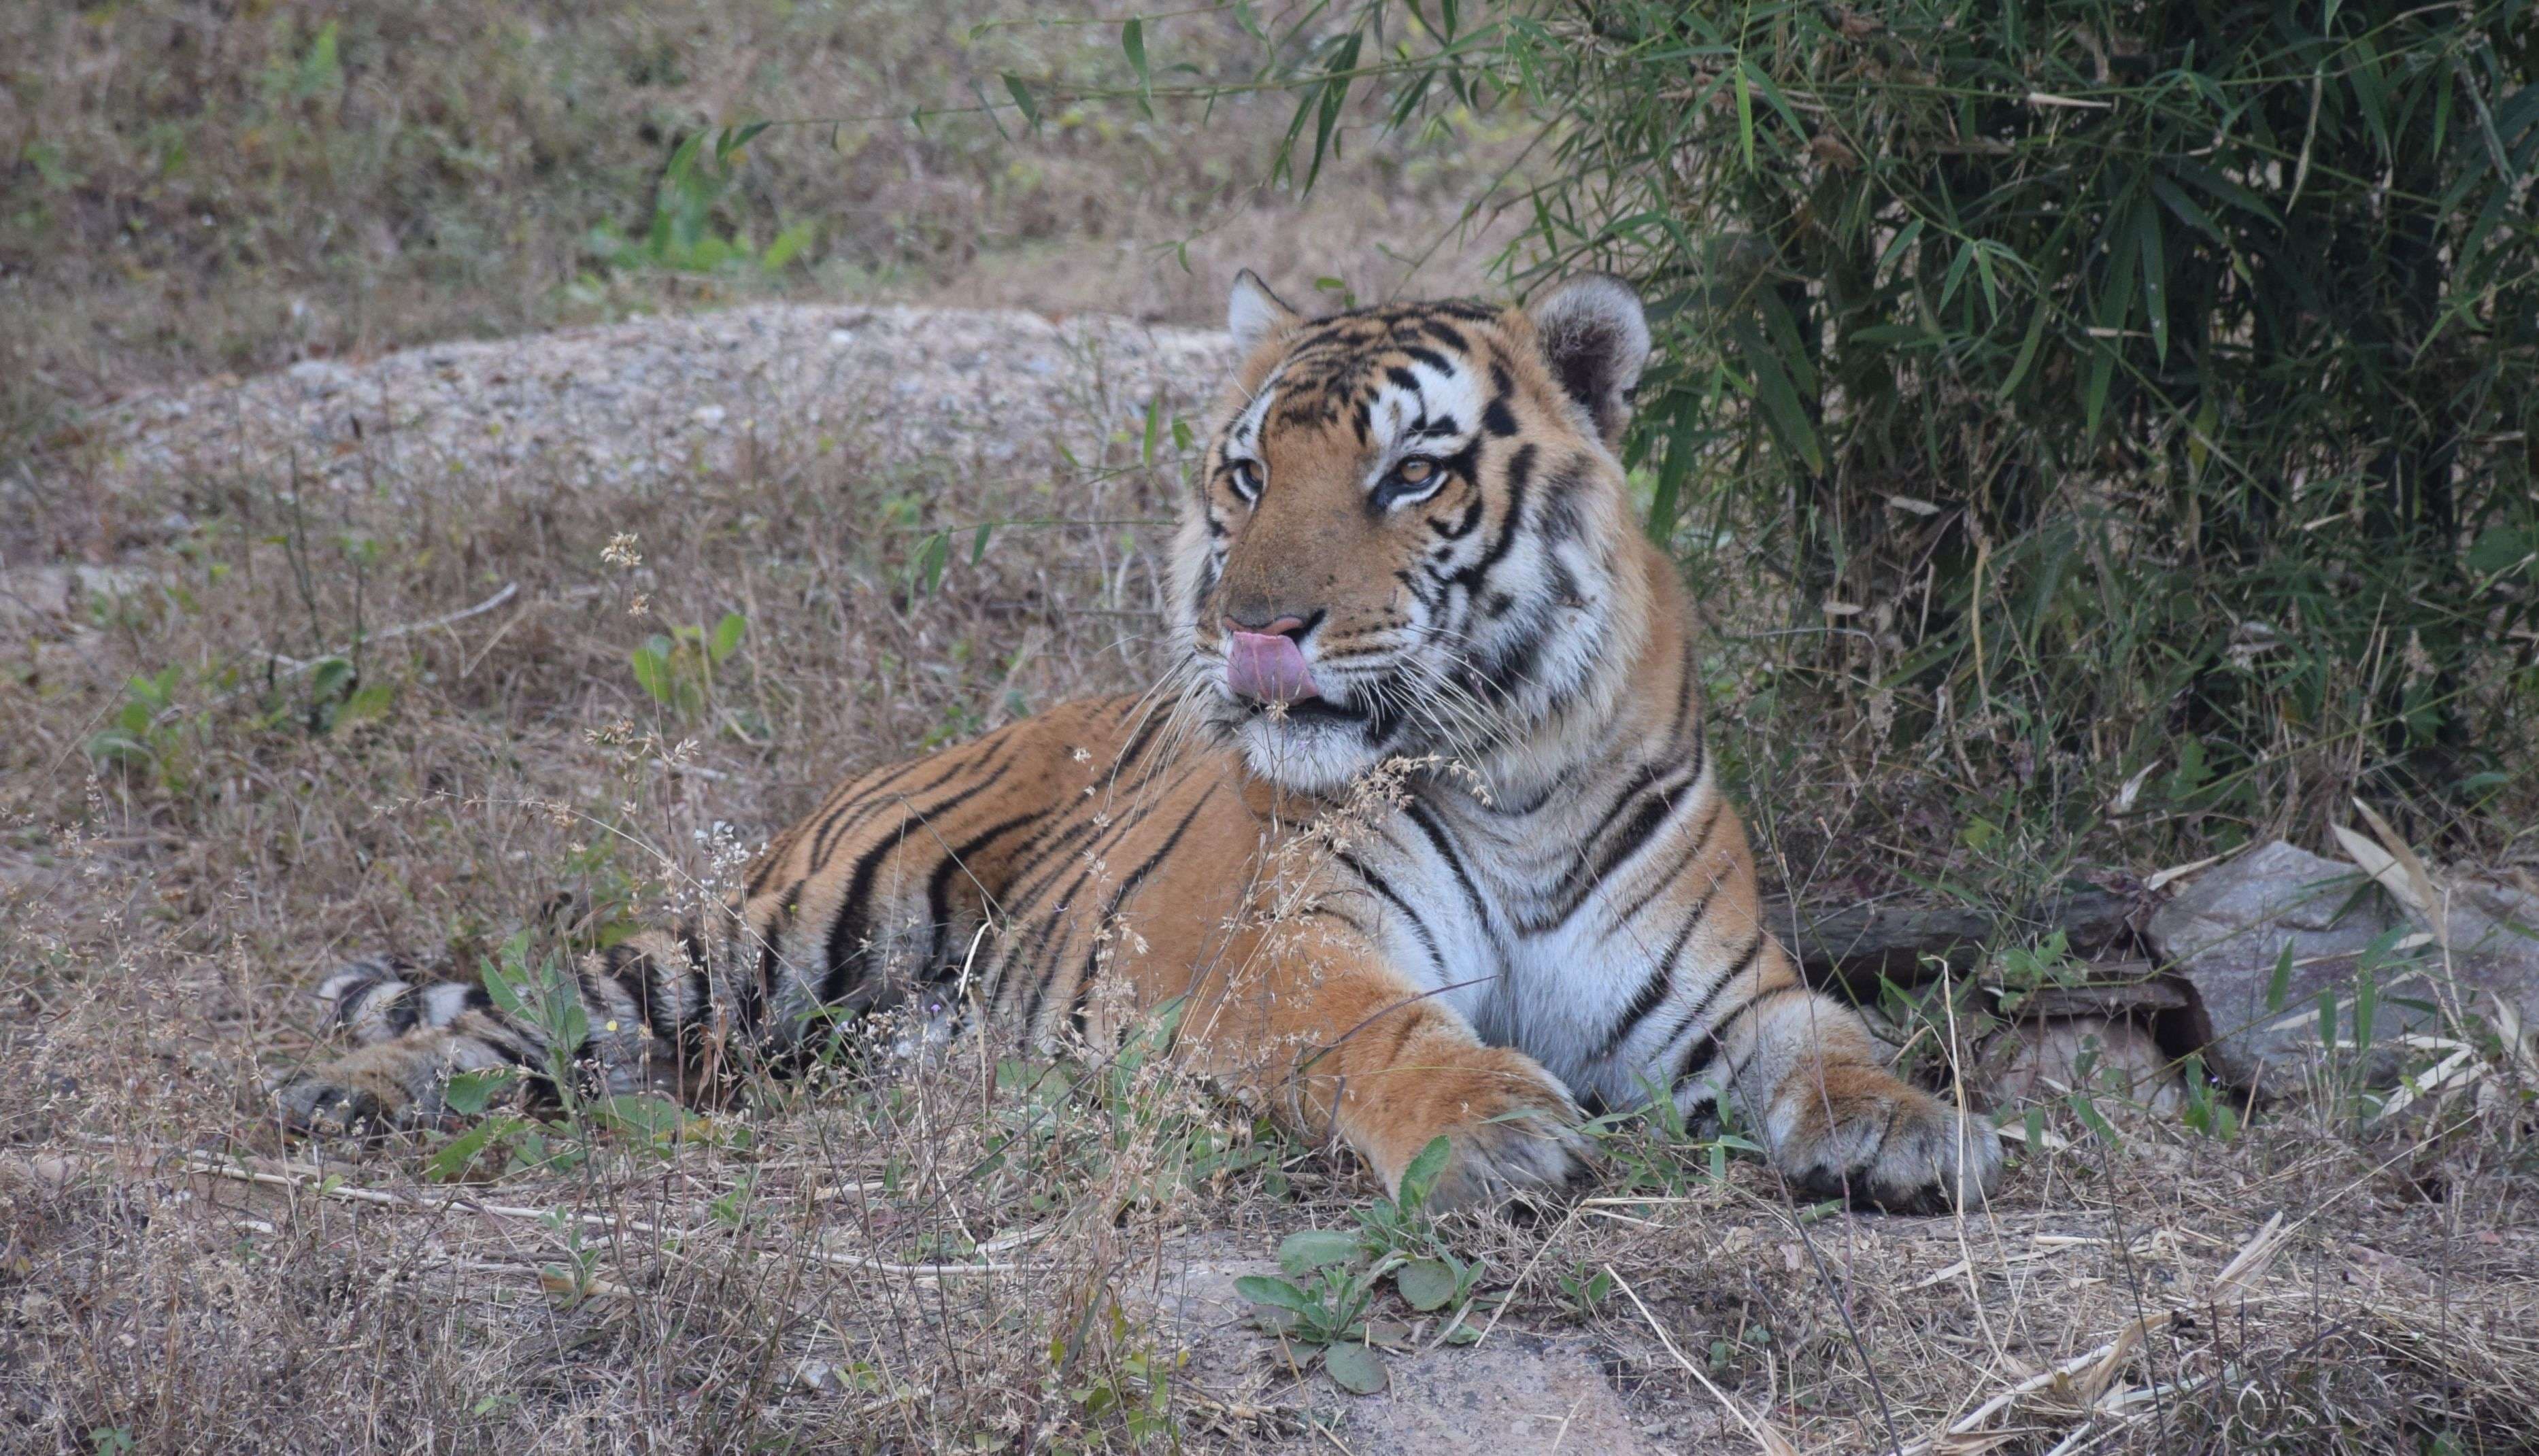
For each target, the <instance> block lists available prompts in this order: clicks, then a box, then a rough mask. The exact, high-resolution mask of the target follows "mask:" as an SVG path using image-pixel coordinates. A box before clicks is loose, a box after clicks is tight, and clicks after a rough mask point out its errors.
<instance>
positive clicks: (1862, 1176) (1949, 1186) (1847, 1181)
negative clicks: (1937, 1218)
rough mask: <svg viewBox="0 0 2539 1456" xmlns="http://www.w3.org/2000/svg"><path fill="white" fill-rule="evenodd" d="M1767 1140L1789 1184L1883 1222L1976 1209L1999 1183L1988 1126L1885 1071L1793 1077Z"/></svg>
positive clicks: (1851, 1069)
mask: <svg viewBox="0 0 2539 1456" xmlns="http://www.w3.org/2000/svg"><path fill="white" fill-rule="evenodd" d="M1765 1133H1766V1136H1767V1145H1768V1147H1769V1149H1770V1152H1771V1155H1772V1161H1773V1163H1774V1164H1775V1165H1776V1166H1778V1167H1779V1168H1780V1169H1781V1171H1782V1172H1783V1173H1785V1174H1786V1175H1788V1177H1789V1179H1790V1181H1791V1182H1793V1183H1795V1184H1797V1185H1798V1186H1799V1187H1801V1188H1803V1189H1805V1190H1806V1191H1807V1192H1809V1193H1812V1194H1816V1195H1818V1196H1820V1197H1827V1198H1848V1199H1849V1200H1850V1201H1851V1202H1852V1203H1854V1204H1857V1205H1865V1206H1868V1207H1872V1208H1879V1209H1884V1210H1886V1211H1887V1212H1889V1213H1941V1212H1945V1211H1947V1210H1949V1209H1953V1208H1980V1207H1982V1206H1983V1204H1984V1202H1985V1201H1986V1199H1988V1198H1989V1197H1990V1196H1991V1194H1992V1191H1993V1189H1994V1188H1995V1187H1996V1186H1998V1185H1999V1184H2000V1182H2001V1161H2002V1159H2001V1139H2000V1137H1999V1135H1998V1134H1996V1133H1995V1132H1994V1131H1993V1126H1992V1123H1991V1121H1990V1120H1989V1119H1987V1118H1985V1117H1984V1116H1983V1115H1982V1114H1980V1113H1967V1114H1964V1115H1962V1116H1960V1115H1959V1113H1958V1111H1957V1109H1956V1108H1955V1107H1952V1106H1950V1105H1949V1104H1947V1103H1945V1102H1942V1101H1941V1100H1939V1099H1938V1098H1936V1097H1933V1096H1932V1095H1930V1094H1929V1093H1928V1092H1924V1091H1922V1090H1921V1089H1919V1088H1917V1087H1912V1086H1908V1085H1906V1084H1905V1083H1903V1082H1901V1081H1899V1080H1897V1079H1896V1078H1895V1077H1894V1076H1893V1075H1890V1074H1889V1073H1887V1071H1886V1069H1884V1068H1879V1067H1864V1066H1836V1067H1827V1068H1823V1069H1821V1070H1820V1072H1819V1073H1818V1075H1807V1074H1806V1073H1801V1074H1798V1075H1793V1077H1792V1078H1791V1082H1790V1084H1788V1085H1787V1086H1785V1088H1784V1090H1783V1093H1782V1095H1781V1098H1780V1100H1779V1103H1778V1105H1776V1106H1775V1107H1774V1109H1773V1111H1772V1116H1771V1117H1770V1118H1769V1120H1768V1122H1767V1126H1766V1128H1765Z"/></svg>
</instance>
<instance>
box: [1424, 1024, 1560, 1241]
mask: <svg viewBox="0 0 2539 1456" xmlns="http://www.w3.org/2000/svg"><path fill="white" fill-rule="evenodd" d="M1461 1070H1463V1071H1466V1072H1469V1073H1470V1074H1472V1075H1471V1076H1470V1079H1469V1080H1461V1079H1450V1080H1448V1081H1446V1082H1445V1083H1444V1085H1449V1086H1455V1090H1454V1091H1452V1092H1449V1093H1445V1094H1443V1095H1440V1096H1438V1097H1437V1098H1436V1099H1435V1100H1434V1101H1431V1102H1429V1104H1428V1105H1427V1106H1426V1107H1425V1108H1423V1109H1422V1111H1423V1112H1424V1113H1425V1114H1426V1116H1425V1117H1422V1118H1419V1119H1418V1121H1427V1122H1428V1123H1429V1126H1428V1127H1427V1128H1425V1129H1422V1130H1420V1132H1419V1133H1418V1135H1417V1138H1416V1141H1412V1140H1411V1139H1408V1138H1406V1139H1405V1140H1404V1142H1403V1145H1402V1147H1401V1151H1402V1153H1403V1155H1404V1159H1405V1161H1404V1166H1403V1167H1402V1168H1401V1169H1400V1170H1392V1169H1388V1170H1387V1171H1388V1173H1389V1176H1388V1177H1387V1178H1386V1179H1385V1181H1386V1183H1387V1184H1388V1185H1390V1186H1391V1187H1393V1188H1394V1189H1395V1190H1396V1191H1397V1193H1398V1192H1399V1190H1400V1188H1401V1186H1402V1180H1403V1174H1404V1173H1405V1172H1407V1171H1408V1166H1409V1164H1410V1163H1411V1162H1412V1161H1415V1159H1416V1157H1417V1155H1418V1154H1419V1153H1421V1152H1422V1151H1424V1150H1425V1149H1426V1148H1427V1146H1428V1144H1430V1143H1431V1142H1433V1141H1434V1140H1435V1139H1436V1138H1438V1137H1441V1136H1442V1137H1444V1138H1445V1139H1446V1142H1447V1155H1446V1165H1445V1167H1444V1168H1443V1169H1441V1170H1439V1171H1438V1172H1437V1174H1436V1181H1435V1182H1434V1183H1432V1184H1431V1185H1430V1186H1429V1188H1428V1193H1427V1207H1428V1209H1429V1210H1430V1211H1431V1212H1435V1213H1444V1212H1446V1211H1448V1210H1451V1209H1471V1208H1479V1207H1484V1206H1489V1205H1495V1204H1500V1203H1505V1202H1507V1201H1508V1200H1510V1199H1522V1198H1525V1197H1527V1196H1529V1195H1541V1194H1557V1193H1559V1192H1560V1191H1562V1190H1563V1189H1565V1188H1567V1187H1568V1186H1570V1185H1571V1184H1572V1183H1575V1182H1577V1181H1578V1180H1579V1179H1580V1178H1581V1177H1583V1176H1584V1175H1585V1174H1586V1172H1587V1169H1588V1166H1589V1164H1590V1163H1591V1162H1592V1161H1593V1159H1594V1150H1593V1148H1592V1147H1591V1146H1590V1144H1588V1141H1587V1136H1586V1134H1585V1133H1583V1132H1581V1131H1580V1129H1579V1125H1580V1123H1581V1122H1582V1121H1584V1115H1583V1114H1582V1113H1580V1112H1579V1110H1578V1104H1577V1103H1575V1102H1573V1101H1571V1100H1570V1097H1569V1093H1568V1091H1567V1089H1566V1088H1564V1087H1562V1086H1561V1085H1560V1083H1559V1082H1558V1081H1556V1080H1554V1079H1553V1078H1552V1076H1551V1075H1550V1074H1549V1073H1547V1072H1544V1070H1543V1069H1542V1068H1541V1067H1539V1066H1537V1065H1535V1064H1534V1063H1533V1061H1532V1060H1531V1059H1528V1058H1525V1057H1522V1056H1520V1055H1519V1054H1516V1053H1511V1052H1506V1051H1501V1050H1497V1049H1491V1050H1489V1051H1487V1052H1485V1053H1483V1054H1482V1059H1481V1060H1480V1062H1479V1064H1478V1065H1476V1066H1473V1067H1470V1068H1466V1069H1461ZM1458 1080H1461V1084H1460V1085H1456V1082H1457V1081H1458ZM1414 1125H1415V1124H1414Z"/></svg>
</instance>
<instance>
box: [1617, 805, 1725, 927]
mask: <svg viewBox="0 0 2539 1456" xmlns="http://www.w3.org/2000/svg"><path fill="white" fill-rule="evenodd" d="M1694 782H1696V783H1698V782H1699V780H1698V779H1696V780H1695V781H1694ZM1719 807H1720V802H1719V796H1718V795H1717V794H1716V793H1713V794H1712V795H1711V796H1710V812H1709V813H1707V814H1704V815H1703V816H1702V819H1701V827H1700V828H1699V829H1698V830H1696V831H1694V832H1693V833H1691V834H1688V835H1685V836H1684V840H1685V847H1684V852H1683V853H1682V854H1681V855H1678V856H1677V857H1676V861H1675V863H1674V864H1673V865H1670V866H1668V867H1667V871H1666V873H1664V874H1661V875H1659V876H1658V877H1657V878H1656V879H1654V880H1651V881H1650V882H1649V887H1648V888H1647V889H1645V890H1642V891H1641V892H1640V897H1639V898H1638V899H1636V900H1633V901H1632V902H1631V904H1630V908H1629V909H1627V910H1624V911H1622V912H1621V913H1620V914H1618V915H1616V916H1614V917H1613V923H1614V924H1615V925H1628V924H1629V923H1630V922H1631V920H1632V918H1633V917H1635V916H1637V915H1638V914H1639V913H1640V912H1641V911H1643V910H1645V909H1647V908H1648V905H1649V902H1650V901H1651V900H1654V899H1656V898H1657V897H1658V896H1659V895H1661V894H1663V893H1664V892H1665V891H1666V887H1667V886H1668V885H1671V884H1673V883H1675V881H1676V876H1678V875H1680V874H1681V873H1683V871H1684V867H1686V866H1688V865H1690V864H1691V863H1692V862H1693V861H1694V860H1696V859H1698V858H1700V855H1701V852H1702V851H1703V850H1705V849H1708V848H1709V847H1710V834H1711V831H1712V830H1714V829H1717V828H1718V827H1719ZM1717 893H1719V881H1717V880H1712V881H1711V883H1710V888H1709V889H1707V890H1704V891H1703V892H1702V895H1701V904H1702V905H1703V906H1707V905H1708V904H1709V903H1710V897H1711V896H1712V895H1715V894H1717ZM1693 914H1694V916H1695V918H1696V919H1697V918H1698V917H1699V915H1700V911H1699V910H1698V909H1696V910H1695V911H1694V912H1693Z"/></svg>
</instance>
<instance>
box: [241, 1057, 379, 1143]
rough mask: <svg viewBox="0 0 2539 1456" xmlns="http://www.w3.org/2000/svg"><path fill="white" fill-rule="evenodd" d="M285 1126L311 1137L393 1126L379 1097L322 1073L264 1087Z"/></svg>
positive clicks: (287, 1078)
mask: <svg viewBox="0 0 2539 1456" xmlns="http://www.w3.org/2000/svg"><path fill="white" fill-rule="evenodd" d="M265 1093H266V1095H268V1096H270V1097H271V1098H272V1099H273V1102H274V1106H275V1108H276V1109H277V1110H278V1111H279V1112H280V1113H281V1114H282V1123H283V1126H284V1127H286V1128H288V1129H289V1130H291V1131H292V1132H295V1133H303V1134H307V1135H309V1136H311V1137H321V1138H324V1137H344V1136H348V1135H355V1134H362V1133H373V1132H377V1131H380V1130H382V1129H384V1128H386V1127H388V1126H390V1125H391V1121H392V1120H391V1118H390V1117H389V1115H388V1112H387V1109H386V1107H385V1106H384V1105H382V1104H381V1102H380V1101H379V1099H378V1097H377V1094H375V1093H372V1092H367V1091H364V1090H362V1089H361V1088H359V1087H353V1086H347V1085H345V1084H344V1083H342V1082H338V1081H335V1080H333V1079H332V1078H330V1077H328V1076H326V1075H324V1074H322V1073H314V1072H297V1073H289V1074H285V1075H281V1076H277V1077H275V1078H273V1079H272V1080H271V1081H269V1082H267V1083H266V1084H265Z"/></svg>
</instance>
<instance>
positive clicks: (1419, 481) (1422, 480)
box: [1393, 457, 1437, 485]
mask: <svg viewBox="0 0 2539 1456" xmlns="http://www.w3.org/2000/svg"><path fill="white" fill-rule="evenodd" d="M1393 473H1394V476H1395V478H1396V479H1399V480H1400V481H1401V482H1402V483H1403V484H1404V485H1426V484H1427V483H1428V477H1429V476H1431V475H1434V474H1436V473H1437V462H1436V461H1434V460H1426V459H1419V458H1415V457H1414V458H1411V459H1407V460H1404V461H1403V462H1402V463H1401V464H1400V465H1398V466H1396V467H1394V471H1393Z"/></svg>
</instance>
